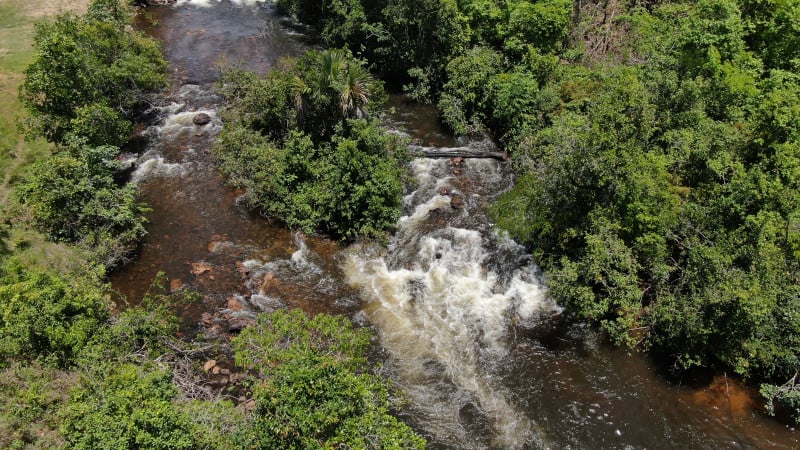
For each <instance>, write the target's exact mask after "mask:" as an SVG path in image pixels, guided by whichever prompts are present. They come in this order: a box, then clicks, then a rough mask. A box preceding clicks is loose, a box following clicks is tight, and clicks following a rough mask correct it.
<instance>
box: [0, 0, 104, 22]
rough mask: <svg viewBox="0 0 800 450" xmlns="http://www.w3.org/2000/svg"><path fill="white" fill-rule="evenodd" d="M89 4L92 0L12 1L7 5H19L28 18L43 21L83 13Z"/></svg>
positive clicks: (1, 0) (3, 1) (2, 1)
mask: <svg viewBox="0 0 800 450" xmlns="http://www.w3.org/2000/svg"><path fill="white" fill-rule="evenodd" d="M89 2H90V0H32V1H19V0H11V1H8V2H7V3H17V4H19V5H20V6H21V7H22V11H23V12H24V14H25V15H26V16H28V17H30V18H32V19H41V18H43V17H51V16H55V15H57V14H61V13H66V12H74V13H78V14H80V13H83V12H85V11H86V8H87V7H88V6H89ZM0 3H6V1H5V0H0Z"/></svg>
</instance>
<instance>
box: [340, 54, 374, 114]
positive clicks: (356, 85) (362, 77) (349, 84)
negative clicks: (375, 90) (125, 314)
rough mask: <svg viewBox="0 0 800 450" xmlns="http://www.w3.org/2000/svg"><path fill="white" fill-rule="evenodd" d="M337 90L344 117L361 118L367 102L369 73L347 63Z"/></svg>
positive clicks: (364, 112)
mask: <svg viewBox="0 0 800 450" xmlns="http://www.w3.org/2000/svg"><path fill="white" fill-rule="evenodd" d="M343 78H344V80H343V83H342V84H341V89H340V90H339V106H340V108H341V110H342V115H343V116H344V117H345V118H353V117H356V118H359V119H360V118H362V117H364V116H365V115H366V110H365V109H364V107H365V106H366V105H367V103H369V95H370V93H369V86H368V83H369V81H370V77H369V75H368V74H367V73H366V71H364V69H362V68H361V67H360V66H357V65H356V64H352V63H351V64H348V65H347V67H346V69H345V71H344V77H343Z"/></svg>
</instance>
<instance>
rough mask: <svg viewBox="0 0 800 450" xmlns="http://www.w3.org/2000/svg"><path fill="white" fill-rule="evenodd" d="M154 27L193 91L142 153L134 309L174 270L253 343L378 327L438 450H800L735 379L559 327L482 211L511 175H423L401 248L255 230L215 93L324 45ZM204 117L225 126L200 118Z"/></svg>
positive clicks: (277, 26)
mask: <svg viewBox="0 0 800 450" xmlns="http://www.w3.org/2000/svg"><path fill="white" fill-rule="evenodd" d="M146 13H147V15H149V16H150V17H151V18H152V19H153V21H152V22H150V21H147V20H141V26H142V27H143V28H144V29H146V30H147V32H149V33H151V34H152V35H153V36H155V37H157V38H158V39H159V40H160V41H161V42H162V45H163V47H164V51H165V54H166V57H167V59H168V61H169V64H170V71H171V73H172V77H173V79H174V81H175V83H174V87H173V88H172V89H171V90H170V91H169V92H167V93H165V97H164V101H163V104H162V105H160V106H158V107H156V108H155V109H154V116H155V117H154V119H153V121H152V122H151V124H149V125H148V126H146V127H144V128H143V129H142V131H141V134H142V137H143V139H142V140H143V141H146V145H144V146H143V148H142V149H141V150H140V151H139V152H137V153H132V154H130V155H128V159H129V161H131V162H133V163H134V164H135V167H136V170H135V171H134V172H133V175H132V179H133V181H134V182H135V183H137V184H138V188H139V192H140V196H141V199H142V200H143V201H146V202H147V203H148V204H149V205H150V206H151V207H152V212H150V213H149V216H148V218H149V223H148V230H149V235H148V236H147V238H146V241H145V242H144V244H143V245H142V247H141V249H140V252H139V254H138V256H137V259H136V261H134V262H133V263H132V264H130V265H129V266H127V267H125V268H123V269H121V270H120V271H118V272H116V273H115V274H113V275H112V279H111V281H112V285H113V286H114V288H115V289H117V290H118V291H119V292H121V293H122V294H124V295H126V296H127V297H128V298H130V299H137V298H141V296H142V294H143V293H144V292H145V291H146V289H147V287H148V286H149V284H150V283H151V281H152V280H153V278H154V277H155V275H156V273H157V272H159V271H163V272H165V273H166V274H167V276H168V278H169V279H170V281H171V282H170V285H171V286H172V288H173V289H178V288H180V287H188V288H192V289H195V290H198V291H199V292H201V293H202V294H203V301H202V302H201V303H200V304H196V305H191V306H187V307H186V309H185V311H183V320H184V323H185V324H189V325H190V326H193V327H195V328H203V329H206V330H208V329H212V330H213V329H217V328H219V327H227V328H228V329H233V330H235V329H236V327H237V326H241V325H242V324H246V323H247V322H248V321H249V320H252V318H253V317H254V316H255V314H257V313H258V312H260V311H271V310H274V309H275V308H279V307H299V308H302V309H303V310H305V311H307V312H308V313H310V314H315V313H319V312H326V313H337V314H345V315H348V316H349V317H352V318H353V319H354V320H355V321H356V323H358V324H360V325H364V326H369V327H371V328H372V329H373V330H374V333H375V335H376V337H377V343H378V344H379V345H378V346H376V347H378V349H377V350H376V351H375V352H374V354H373V355H372V357H373V359H374V360H376V362H379V363H380V364H382V367H383V368H382V373H383V374H384V375H386V376H388V377H389V378H391V379H392V380H393V382H394V383H395V386H397V387H399V388H401V389H403V390H404V391H405V392H406V397H407V402H406V404H405V405H404V406H403V409H402V411H400V412H399V413H400V416H401V417H402V419H403V420H406V421H407V422H408V423H409V424H411V425H412V426H413V427H414V428H415V429H416V430H417V431H418V432H420V433H421V434H423V435H424V436H425V437H426V438H427V439H428V440H429V443H430V445H429V448H434V449H439V448H441V449H481V448H491V449H494V448H497V449H517V448H518V449H523V448H554V449H556V448H581V449H582V448H590V449H595V448H630V449H640V448H650V449H657V448H746V449H750V448H784V449H792V448H800V436H799V435H798V432H797V431H795V430H793V429H791V428H788V427H787V426H786V425H784V424H781V423H779V422H777V421H774V420H771V419H768V418H766V417H764V416H763V415H762V414H761V413H760V412H758V409H757V408H758V405H754V404H752V400H751V399H752V396H751V395H750V392H749V391H748V389H747V388H745V387H743V386H742V385H741V384H740V383H738V382H736V381H735V380H733V379H729V378H724V377H710V379H709V380H705V382H703V383H699V385H698V383H693V385H692V386H687V385H682V384H681V383H678V382H674V383H669V382H667V381H666V378H665V377H664V376H663V375H662V374H661V373H660V372H659V369H658V368H657V367H656V366H655V365H654V364H653V363H652V362H651V361H649V360H648V359H646V358H644V357H642V356H640V355H630V354H628V353H626V352H625V351H622V350H619V349H613V348H611V347H610V346H609V345H608V344H607V343H606V342H605V340H604V339H603V337H602V336H601V335H599V334H598V333H596V332H594V331H592V330H591V329H590V328H587V327H585V326H582V325H580V324H569V323H565V322H564V321H563V320H560V318H559V317H560V316H559V312H560V308H559V307H558V306H557V305H556V304H555V303H553V301H552V300H551V299H550V298H549V297H548V295H547V290H546V287H545V285H544V283H543V282H542V275H541V273H540V272H539V270H538V268H537V267H536V265H535V264H534V262H533V261H531V260H530V258H529V257H528V256H527V255H526V252H525V251H524V249H523V248H522V247H521V246H520V245H518V244H516V243H515V242H513V241H512V240H510V239H508V238H507V237H504V236H503V235H502V234H499V233H497V232H496V230H494V229H493V227H492V225H491V223H490V221H489V218H488V217H487V216H486V214H485V212H484V211H485V206H486V205H487V204H488V203H490V202H491V201H492V200H493V198H494V197H495V196H496V195H498V194H499V193H501V192H503V191H504V190H506V189H508V188H509V186H510V180H511V179H512V177H511V173H510V171H509V167H508V164H505V163H500V162H497V161H494V160H480V159H467V160H449V159H423V158H420V159H415V160H414V161H413V162H412V163H411V167H410V169H411V171H412V173H413V175H414V177H415V178H416V183H415V184H414V185H413V186H409V188H408V189H407V192H406V197H405V200H404V212H403V217H402V218H401V219H400V221H399V222H398V224H397V227H396V233H395V234H394V237H393V238H392V239H391V241H390V243H389V245H388V248H387V247H384V248H379V247H370V246H364V245H354V246H351V247H348V248H344V247H341V246H340V245H338V244H337V243H335V242H331V241H329V240H326V239H323V238H319V237H315V236H303V235H301V234H297V233H294V232H292V231H289V230H286V229H284V228H281V227H279V226H275V225H274V224H271V223H269V222H268V221H266V220H264V219H261V218H259V217H256V216H254V215H252V214H251V213H250V212H248V210H247V209H246V208H245V207H244V206H243V205H241V204H240V202H239V201H238V200H239V198H240V196H241V192H238V191H236V190H234V189H231V188H229V187H227V186H226V185H225V184H224V178H223V176H222V175H221V174H220V173H219V172H218V171H217V170H216V169H215V167H214V161H213V157H212V156H211V154H210V149H211V145H212V143H213V140H214V137H215V136H216V135H217V134H218V133H219V131H220V129H221V127H222V123H221V120H220V118H219V110H220V108H221V107H223V99H222V98H220V97H219V96H218V95H217V94H215V92H214V81H215V80H216V79H217V78H218V76H219V70H220V67H223V66H226V65H234V66H238V67H242V68H245V69H248V70H254V71H256V72H260V73H263V72H265V71H267V70H269V69H270V67H273V66H274V65H275V64H276V63H277V62H278V60H279V59H280V58H281V57H283V56H291V55H299V54H301V53H302V52H303V51H304V50H305V49H307V48H309V44H308V43H307V42H306V41H307V39H306V38H305V37H304V36H303V35H302V34H301V33H298V32H296V31H293V30H294V29H295V27H287V26H285V24H286V23H287V22H286V21H285V20H284V19H283V18H282V17H281V16H280V15H278V13H277V12H276V11H275V9H274V7H273V6H272V5H271V4H269V3H267V2H260V1H252V0H251V1H247V0H240V1H232V0H210V1H209V0H206V1H178V2H177V3H175V4H173V5H172V6H164V7H150V8H148V9H147V10H146ZM390 106H391V107H392V108H393V109H392V112H390V113H389V114H387V117H386V118H385V120H384V121H385V123H386V125H387V126H388V127H390V128H391V129H393V130H395V131H397V132H400V133H404V134H406V135H408V136H409V138H410V140H411V141H413V142H414V143H416V144H418V145H421V146H430V147H462V146H472V147H475V146H479V147H486V146H491V143H490V142H488V141H482V142H474V141H473V142H462V141H456V140H455V139H453V138H452V137H450V136H447V135H446V134H444V133H443V132H442V131H441V130H439V129H438V128H437V127H436V114H435V111H433V110H432V109H431V108H429V107H425V106H420V105H414V104H409V103H408V102H406V101H405V100H404V99H403V98H402V97H399V96H397V97H392V98H391V101H390ZM201 112H204V113H206V114H208V115H209V116H210V117H211V122H210V123H209V124H207V125H203V126H198V125H195V124H194V123H193V122H192V119H193V117H194V116H195V115H196V114H198V113H201ZM237 324H238V325H237Z"/></svg>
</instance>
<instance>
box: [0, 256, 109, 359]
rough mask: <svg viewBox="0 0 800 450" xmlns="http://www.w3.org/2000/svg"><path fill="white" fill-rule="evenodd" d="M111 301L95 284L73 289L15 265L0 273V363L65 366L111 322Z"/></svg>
mask: <svg viewBox="0 0 800 450" xmlns="http://www.w3.org/2000/svg"><path fill="white" fill-rule="evenodd" d="M108 306H109V305H108V299H107V298H106V297H105V296H104V295H103V293H102V291H100V290H98V289H96V288H94V287H93V286H92V284H91V280H83V281H82V283H71V282H69V281H68V280H65V279H64V278H62V277H60V276H58V275H55V274H51V273H47V272H45V271H41V270H37V269H32V270H27V269H25V268H24V267H22V265H21V264H20V263H19V261H17V260H15V259H9V260H7V261H5V262H4V264H3V266H2V267H0V361H4V360H16V359H31V360H36V359H40V360H43V361H46V362H48V363H52V364H56V365H61V366H67V365H70V363H71V361H72V359H73V358H74V357H75V356H76V355H77V354H79V353H80V352H81V351H82V349H83V348H84V347H85V346H86V344H87V343H88V341H89V339H90V338H91V336H92V335H93V334H94V333H95V332H96V330H97V328H98V326H99V325H100V324H102V323H104V322H105V321H106V320H107V319H108Z"/></svg>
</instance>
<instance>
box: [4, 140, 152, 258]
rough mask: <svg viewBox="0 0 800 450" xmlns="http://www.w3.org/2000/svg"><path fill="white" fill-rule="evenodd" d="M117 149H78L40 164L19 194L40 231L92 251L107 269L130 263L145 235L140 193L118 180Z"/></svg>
mask: <svg viewBox="0 0 800 450" xmlns="http://www.w3.org/2000/svg"><path fill="white" fill-rule="evenodd" d="M117 152H118V149H117V148H116V147H108V146H105V147H89V146H87V145H85V144H81V143H73V144H71V146H70V147H68V148H66V149H64V150H62V151H60V152H59V153H57V154H55V155H53V157H52V158H51V159H49V160H48V161H41V162H38V163H37V164H35V165H34V166H33V168H32V170H31V174H30V176H29V177H28V180H27V181H26V182H25V183H22V184H20V185H19V186H18V188H17V196H18V198H19V201H20V203H21V204H22V205H23V206H25V207H26V208H27V211H29V213H30V215H31V218H32V220H33V223H34V225H35V226H36V227H37V228H39V229H40V230H41V231H43V232H45V233H46V234H47V235H48V236H49V237H50V238H51V239H53V240H56V241H62V242H70V243H80V244H82V245H84V246H86V247H87V248H90V249H92V250H93V251H94V252H95V254H96V260H97V261H99V262H102V263H104V264H105V265H106V266H107V267H113V266H116V265H118V264H120V263H122V262H125V260H126V257H127V256H128V254H129V253H130V252H131V251H132V250H134V249H135V247H136V245H137V243H138V241H139V239H140V238H141V237H142V236H144V235H145V233H146V230H145V228H144V222H145V218H144V212H145V211H146V209H145V207H144V206H143V205H141V204H139V203H138V202H137V201H136V195H135V190H134V187H133V186H131V185H128V186H124V187H119V186H118V185H117V183H116V182H115V180H114V177H113V171H112V169H113V162H112V161H113V158H114V156H115V155H116V153H117Z"/></svg>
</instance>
